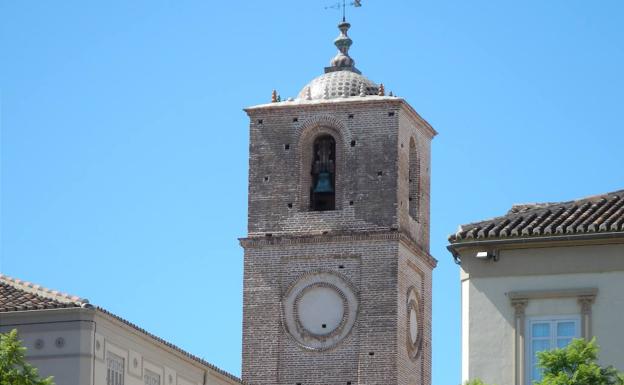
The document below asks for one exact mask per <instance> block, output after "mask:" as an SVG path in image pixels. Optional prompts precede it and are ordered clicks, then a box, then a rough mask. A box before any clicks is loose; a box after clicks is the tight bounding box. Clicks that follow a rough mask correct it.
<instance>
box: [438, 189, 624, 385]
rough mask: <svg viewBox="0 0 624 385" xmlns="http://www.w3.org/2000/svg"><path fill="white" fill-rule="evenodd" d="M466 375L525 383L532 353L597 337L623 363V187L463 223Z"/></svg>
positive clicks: (458, 245) (608, 360) (456, 248)
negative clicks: (587, 196)
mask: <svg viewBox="0 0 624 385" xmlns="http://www.w3.org/2000/svg"><path fill="white" fill-rule="evenodd" d="M449 240H450V242H451V244H450V245H449V247H448V248H449V250H450V251H451V252H452V253H453V256H454V257H455V259H456V261H457V262H458V263H460V264H461V290H462V300H461V306H462V381H466V380H469V379H474V378H481V379H482V380H484V381H485V382H486V383H491V384H498V385H530V384H532V382H533V381H534V380H538V379H539V378H540V377H541V373H540V369H539V367H537V365H536V364H537V360H536V353H537V352H539V351H542V350H548V349H553V348H558V347H559V348H560V347H564V346H566V345H567V344H568V343H569V342H570V341H571V340H572V339H573V338H581V337H582V338H587V339H591V338H592V337H596V340H597V342H598V344H599V346H600V357H599V362H600V363H601V364H603V365H614V366H615V367H616V368H619V369H623V368H624V348H623V346H624V329H623V328H622V321H621V318H622V314H624V191H616V192H613V193H608V194H603V195H599V196H593V197H589V198H584V199H580V200H577V201H571V202H561V203H547V204H532V205H520V206H514V207H513V208H512V209H511V210H510V211H509V212H508V213H507V214H506V215H505V216H502V217H498V218H494V219H490V220H486V221H482V222H478V223H472V224H468V225H463V226H461V227H460V229H459V230H458V232H457V233H455V234H453V235H452V236H451V237H450V238H449Z"/></svg>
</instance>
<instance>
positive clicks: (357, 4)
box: [325, 0, 362, 22]
mask: <svg viewBox="0 0 624 385" xmlns="http://www.w3.org/2000/svg"><path fill="white" fill-rule="evenodd" d="M347 5H349V6H352V7H356V8H357V7H361V6H362V0H353V1H350V2H349V3H348V4H347V0H342V4H340V3H335V4H332V5H328V6H326V7H325V9H330V8H331V9H340V8H342V21H343V22H344V21H347Z"/></svg>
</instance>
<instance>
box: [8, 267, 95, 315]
mask: <svg viewBox="0 0 624 385" xmlns="http://www.w3.org/2000/svg"><path fill="white" fill-rule="evenodd" d="M88 303H89V301H87V300H85V299H82V298H80V297H76V296H72V295H69V294H65V293H60V292H58V291H55V290H50V289H46V288H44V287H42V286H39V285H35V284H33V283H31V282H26V281H22V280H20V279H15V278H11V277H7V276H6V275H4V274H0V312H9V311H22V310H40V309H59V308H67V307H83V306H84V307H86V306H88Z"/></svg>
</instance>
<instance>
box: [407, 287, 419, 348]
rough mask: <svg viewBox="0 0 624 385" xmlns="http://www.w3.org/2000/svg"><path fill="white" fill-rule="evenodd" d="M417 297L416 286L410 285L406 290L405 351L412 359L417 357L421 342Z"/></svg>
mask: <svg viewBox="0 0 624 385" xmlns="http://www.w3.org/2000/svg"><path fill="white" fill-rule="evenodd" d="M419 298H420V296H419V295H418V292H417V291H416V288H414V287H413V286H412V287H410V288H409V289H408V291H407V352H408V353H409V357H410V358H411V359H412V360H416V359H417V358H418V355H419V353H420V345H421V344H422V334H421V330H420V299H419Z"/></svg>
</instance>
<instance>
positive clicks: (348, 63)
mask: <svg viewBox="0 0 624 385" xmlns="http://www.w3.org/2000/svg"><path fill="white" fill-rule="evenodd" d="M350 27H351V24H349V23H347V22H346V21H343V22H342V23H340V24H338V29H339V30H340V35H338V37H337V38H336V39H335V40H334V44H335V45H336V48H338V54H336V56H334V57H333V58H332V59H331V61H330V66H329V67H325V73H324V74H323V75H321V76H319V77H317V78H315V79H313V80H312V81H311V82H310V83H308V84H307V85H306V86H305V87H303V89H302V90H301V91H300V92H299V95H298V97H297V98H298V99H301V100H318V99H336V98H348V97H352V96H368V95H377V94H378V92H379V86H377V84H375V83H373V82H372V81H370V80H369V79H367V78H366V77H365V76H363V75H362V74H361V72H360V71H359V70H358V69H357V68H355V60H353V58H351V56H349V48H350V47H351V44H353V41H352V40H351V38H350V37H349V35H348V34H347V32H348V31H349V28H350Z"/></svg>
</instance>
